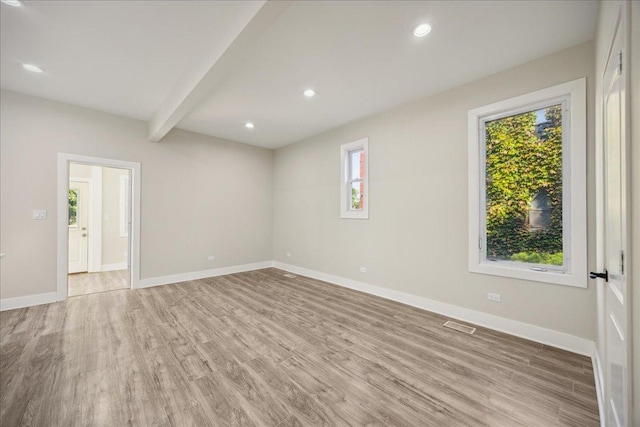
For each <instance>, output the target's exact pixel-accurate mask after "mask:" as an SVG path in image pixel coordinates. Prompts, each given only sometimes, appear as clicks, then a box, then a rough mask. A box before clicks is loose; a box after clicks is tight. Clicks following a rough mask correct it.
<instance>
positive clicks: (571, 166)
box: [468, 78, 587, 288]
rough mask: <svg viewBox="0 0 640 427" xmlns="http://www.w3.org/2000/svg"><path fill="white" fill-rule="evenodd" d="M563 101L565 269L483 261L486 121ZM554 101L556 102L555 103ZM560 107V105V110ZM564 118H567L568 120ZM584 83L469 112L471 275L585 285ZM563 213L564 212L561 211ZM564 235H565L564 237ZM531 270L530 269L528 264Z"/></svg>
mask: <svg viewBox="0 0 640 427" xmlns="http://www.w3.org/2000/svg"><path fill="white" fill-rule="evenodd" d="M562 98H566V102H567V108H568V110H569V111H568V112H567V111H563V121H568V127H567V126H566V124H564V123H563V138H562V139H563V141H562V150H563V155H562V156H563V162H562V163H563V166H562V168H563V170H562V173H563V213H564V212H567V211H568V212H569V215H563V252H564V253H565V262H566V265H565V266H564V271H562V272H560V271H557V268H556V269H555V270H554V267H553V266H549V267H548V271H534V270H532V269H531V268H522V267H518V266H514V265H509V263H508V262H505V263H501V262H496V261H486V260H485V259H484V257H485V250H486V249H485V248H486V228H485V221H486V218H485V216H486V209H484V208H483V206H485V205H486V203H485V202H484V200H485V196H486V194H485V182H486V181H485V177H484V167H485V165H484V159H485V153H484V138H485V135H484V134H483V132H484V123H485V122H486V121H488V120H491V119H495V118H500V117H505V116H509V115H512V114H518V113H519V112H524V111H530V110H532V109H535V108H536V107H538V106H544V105H545V104H546V105H550V104H557V103H558V102H557V101H558V100H560V99H562ZM554 101H555V102H554ZM563 108H564V106H563ZM565 118H566V119H568V120H566V119H565ZM586 128H587V126H586V79H584V78H581V79H577V80H573V81H570V82H567V83H563V84H559V85H556V86H552V87H549V88H546V89H542V90H538V91H535V92H531V93H528V94H525V95H522V96H517V97H514V98H510V99H507V100H504V101H500V102H496V103H493V104H489V105H485V106H482V107H479V108H475V109H472V110H470V111H469V114H468V168H469V176H468V185H469V188H468V191H469V271H470V272H472V273H481V274H489V275H494V276H503V277H511V278H516V279H524V280H532V281H537V282H545V283H552V284H559V285H568V286H575V287H581V288H586V287H587V188H586V178H587V174H586V155H587V152H586V145H587V144H586V142H587V139H586ZM565 209H566V210H565ZM567 231H568V233H567ZM532 267H533V266H532Z"/></svg>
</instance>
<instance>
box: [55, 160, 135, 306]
mask: <svg viewBox="0 0 640 427" xmlns="http://www.w3.org/2000/svg"><path fill="white" fill-rule="evenodd" d="M71 162H73V163H81V164H86V165H90V166H103V167H112V168H119V169H128V170H130V171H131V180H132V181H131V210H132V211H131V236H130V239H129V254H130V257H131V271H130V272H129V273H130V275H131V277H130V286H131V289H134V288H136V287H137V286H138V282H139V281H140V220H139V218H140V177H141V166H140V163H137V162H129V161H124V160H115V159H106V158H101V157H90V156H83V155H79V154H67V153H58V185H57V187H58V190H57V199H58V206H57V209H58V215H57V232H58V237H57V256H56V258H57V279H56V282H57V292H56V294H57V298H56V299H57V301H64V300H66V299H67V293H68V289H67V276H68V270H69V209H68V203H69V202H68V198H69V164H70V163H71Z"/></svg>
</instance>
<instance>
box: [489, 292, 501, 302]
mask: <svg viewBox="0 0 640 427" xmlns="http://www.w3.org/2000/svg"><path fill="white" fill-rule="evenodd" d="M487 299H488V300H489V301H493V302H502V296H500V294H492V293H491V292H489V293H488V294H487Z"/></svg>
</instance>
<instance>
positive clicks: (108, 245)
mask: <svg viewBox="0 0 640 427" xmlns="http://www.w3.org/2000/svg"><path fill="white" fill-rule="evenodd" d="M121 176H125V177H127V176H129V171H127V170H124V169H116V168H107V167H105V168H102V265H111V264H126V263H127V252H128V251H127V244H128V242H129V239H128V237H126V236H121V235H120V177H121Z"/></svg>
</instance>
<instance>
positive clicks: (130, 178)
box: [57, 153, 140, 301]
mask: <svg viewBox="0 0 640 427" xmlns="http://www.w3.org/2000/svg"><path fill="white" fill-rule="evenodd" d="M139 194H140V164H139V163H134V162H127V161H122V160H111V159H103V158H97V157H88V156H80V155H74V154H64V153H59V154H58V220H57V228H58V251H57V259H58V261H57V265H58V267H57V268H58V275H57V300H58V301H64V300H65V299H66V298H67V297H74V296H78V295H87V294H92V293H96V292H106V291H113V290H118V289H132V288H135V287H136V286H137V284H138V282H139V280H140V227H139V218H140V196H139Z"/></svg>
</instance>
